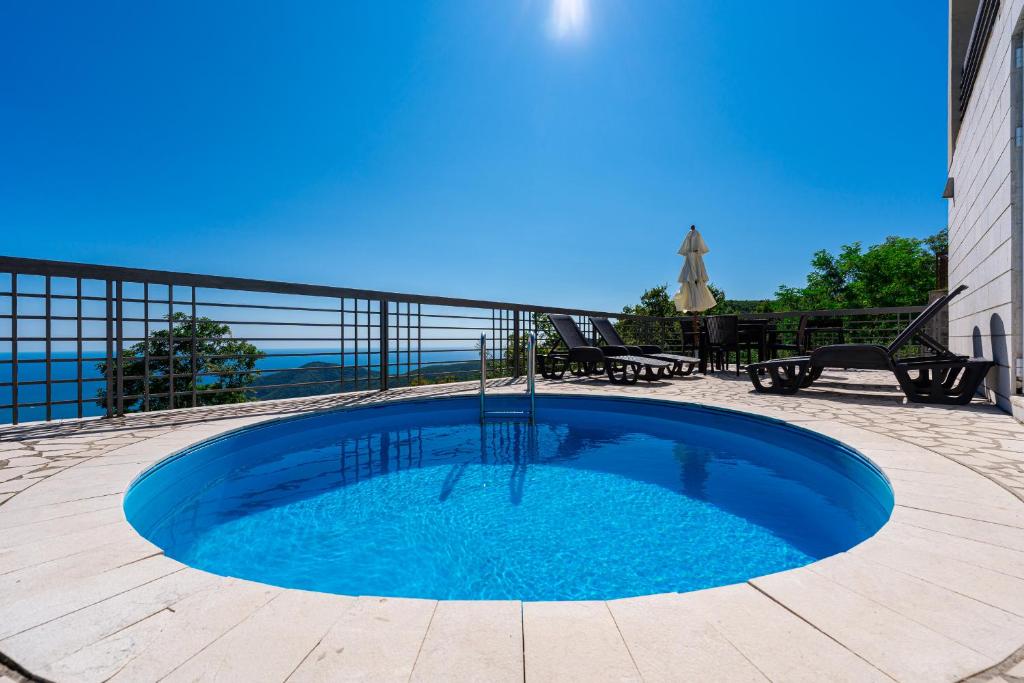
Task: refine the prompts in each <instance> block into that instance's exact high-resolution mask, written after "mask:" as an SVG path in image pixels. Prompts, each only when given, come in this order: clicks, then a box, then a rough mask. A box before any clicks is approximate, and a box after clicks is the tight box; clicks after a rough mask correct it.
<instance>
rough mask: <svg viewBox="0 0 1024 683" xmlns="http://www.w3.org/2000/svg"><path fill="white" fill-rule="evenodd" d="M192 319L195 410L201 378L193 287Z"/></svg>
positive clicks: (194, 290) (193, 399)
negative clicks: (199, 376) (197, 352)
mask: <svg viewBox="0 0 1024 683" xmlns="http://www.w3.org/2000/svg"><path fill="white" fill-rule="evenodd" d="M189 317H191V318H192V348H191V353H192V358H191V363H190V368H189V373H190V374H191V375H192V407H193V408H195V407H196V406H197V405H198V404H199V378H198V377H196V375H197V374H198V373H199V368H198V363H197V361H198V359H197V358H196V336H197V328H196V288H195V285H193V286H192V312H191V315H190V316H189Z"/></svg>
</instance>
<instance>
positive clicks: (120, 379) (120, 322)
mask: <svg viewBox="0 0 1024 683" xmlns="http://www.w3.org/2000/svg"><path fill="white" fill-rule="evenodd" d="M115 292H116V294H117V327H116V334H117V385H116V386H117V414H118V415H119V416H122V417H123V416H124V283H123V282H122V281H121V280H118V281H117V289H116V290H115Z"/></svg>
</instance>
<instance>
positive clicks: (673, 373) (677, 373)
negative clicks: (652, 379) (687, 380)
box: [665, 361, 697, 377]
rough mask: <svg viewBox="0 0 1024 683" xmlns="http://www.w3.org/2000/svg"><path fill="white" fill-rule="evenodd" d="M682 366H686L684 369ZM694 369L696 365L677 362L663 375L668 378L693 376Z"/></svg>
mask: <svg viewBox="0 0 1024 683" xmlns="http://www.w3.org/2000/svg"><path fill="white" fill-rule="evenodd" d="M683 365H686V366H687V367H686V368H685V369H684V368H683ZM696 368H697V364H696V363H689V362H685V361H677V362H676V363H675V364H673V365H672V367H671V368H668V371H667V372H666V373H665V374H666V375H668V376H669V377H686V376H687V375H691V374H693V371H694V370H695V369H696Z"/></svg>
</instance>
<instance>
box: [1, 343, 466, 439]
mask: <svg viewBox="0 0 1024 683" xmlns="http://www.w3.org/2000/svg"><path fill="white" fill-rule="evenodd" d="M265 352H266V353H267V354H270V355H268V356H266V357H264V358H261V359H259V360H258V361H256V369H257V370H260V371H261V374H262V376H264V377H267V376H270V375H272V374H274V373H276V372H280V371H282V370H294V369H297V368H300V367H302V366H303V365H306V364H308V363H314V362H320V363H327V364H329V365H339V364H341V353H340V352H339V351H338V350H336V349H335V350H333V351H332V350H328V349H308V348H305V349H265ZM104 354H105V351H104V350H102V349H95V348H93V349H85V350H84V351H83V353H82V356H84V357H85V358H86V360H83V361H81V368H82V398H83V406H82V416H83V417H88V416H96V415H103V414H104V413H105V409H104V408H103V406H100V405H98V404H97V403H96V402H95V401H94V400H91V399H93V398H94V397H95V396H96V393H97V391H98V390H99V389H101V388H102V387H103V375H102V373H101V372H100V370H99V367H98V364H99V363H100V362H102V361H103V360H104V357H105V356H104ZM287 354H302V355H287ZM76 356H77V354H76V353H75V352H63V351H62V352H53V353H51V357H52V358H53V359H54V362H52V363H51V364H50V365H51V373H52V374H51V377H52V379H53V380H55V381H56V380H75V379H77V377H78V368H77V365H78V363H76V362H75V358H76ZM475 357H476V358H478V357H479V356H476V355H475V354H474V352H473V351H468V350H466V351H462V350H460V351H432V350H423V351H421V352H420V353H419V356H418V357H417V354H416V353H412V354H406V353H404V352H403V353H392V354H391V356H390V359H389V360H390V371H389V375H391V376H395V375H398V374H401V373H405V372H407V371H409V370H410V369H411V370H412V371H415V369H416V366H417V363H418V362H422V363H424V364H425V365H424V372H429V369H430V367H431V366H436V365H438V364H443V363H458V362H461V361H466V360H473V359H474V358H475ZM45 358H46V354H45V353H44V352H38V351H19V352H18V381H19V388H18V404H19V406H21V407H19V409H18V421H19V422H30V421H34V420H43V419H46V408H45V407H43V406H25V405H24V404H30V403H40V402H43V401H45V400H46V387H45V385H42V384H34V385H27V386H26V385H25V384H23V383H24V382H34V381H44V380H45V379H46V363H41V362H35V361H40V360H44V359H45ZM26 361H29V362H26ZM357 361H358V362H357ZM357 364H358V365H359V366H360V367H361V368H365V367H367V366H370V368H371V370H372V371H376V370H377V369H378V368H379V365H380V354H379V353H378V352H370V353H367V352H366V351H360V352H359V354H358V358H357V356H356V352H355V350H354V349H352V350H347V351H346V352H345V362H344V365H345V366H346V367H354V366H356V365H357ZM11 378H12V364H11V354H10V353H0V406H8V407H0V424H7V423H10V422H11V421H12V417H13V416H12V410H11V408H10V407H9V406H10V404H11V402H12V387H11ZM267 381H268V382H269V381H270V380H267ZM330 387H331V385H324V393H327V392H329V391H331V388H330ZM77 397H78V383H77V382H66V383H56V384H53V385H52V400H53V401H62V400H74V401H76V403H74V404H66V405H55V406H53V407H52V417H53V418H54V419H61V418H70V417H78V405H77Z"/></svg>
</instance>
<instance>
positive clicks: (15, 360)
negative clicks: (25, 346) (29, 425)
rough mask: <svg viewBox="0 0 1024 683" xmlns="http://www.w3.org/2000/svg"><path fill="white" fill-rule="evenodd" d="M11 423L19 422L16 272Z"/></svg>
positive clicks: (14, 280)
mask: <svg viewBox="0 0 1024 683" xmlns="http://www.w3.org/2000/svg"><path fill="white" fill-rule="evenodd" d="M79 366H81V363H79ZM11 424H18V274H17V273H16V272H14V273H11Z"/></svg>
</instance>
